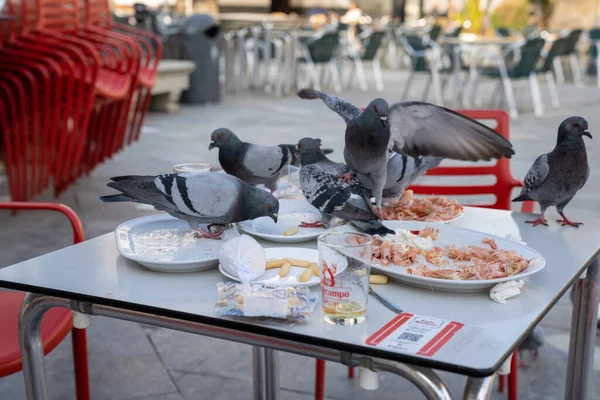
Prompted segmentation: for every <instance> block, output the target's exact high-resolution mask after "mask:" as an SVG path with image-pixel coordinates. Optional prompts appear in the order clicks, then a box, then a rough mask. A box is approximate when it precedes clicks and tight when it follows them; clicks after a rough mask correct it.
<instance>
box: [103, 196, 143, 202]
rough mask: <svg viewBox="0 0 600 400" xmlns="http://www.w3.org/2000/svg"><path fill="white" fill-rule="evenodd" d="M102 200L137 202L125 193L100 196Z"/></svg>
mask: <svg viewBox="0 0 600 400" xmlns="http://www.w3.org/2000/svg"><path fill="white" fill-rule="evenodd" d="M100 200H101V201H103V202H105V203H121V202H124V201H127V202H129V201H133V202H135V200H133V199H132V198H131V197H129V196H126V195H124V194H110V195H108V196H100Z"/></svg>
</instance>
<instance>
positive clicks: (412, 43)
mask: <svg viewBox="0 0 600 400" xmlns="http://www.w3.org/2000/svg"><path fill="white" fill-rule="evenodd" d="M400 43H401V45H402V47H403V49H404V51H405V52H406V54H407V55H408V56H409V57H410V61H411V66H410V73H409V76H408V79H407V80H406V85H405V86H404V91H403V92H402V97H401V98H402V99H403V100H406V99H407V96H408V92H409V90H410V86H411V84H412V82H413V80H414V79H413V78H414V74H415V73H420V74H427V83H426V84H425V90H424V91H423V100H425V99H426V98H427V95H428V94H429V90H430V87H431V85H432V84H433V94H434V99H435V102H436V103H437V104H439V105H442V103H443V100H442V83H441V75H442V74H443V75H448V74H450V73H451V72H452V68H449V67H444V66H443V64H442V50H441V48H440V47H439V46H438V44H437V43H435V42H433V41H431V40H425V39H424V38H422V37H421V36H417V35H411V34H407V35H404V36H402V37H400ZM444 83H445V82H444Z"/></svg>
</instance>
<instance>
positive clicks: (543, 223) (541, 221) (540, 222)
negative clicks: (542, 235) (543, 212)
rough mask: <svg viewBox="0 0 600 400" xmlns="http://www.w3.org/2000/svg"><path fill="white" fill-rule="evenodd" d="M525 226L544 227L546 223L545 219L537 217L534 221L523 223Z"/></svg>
mask: <svg viewBox="0 0 600 400" xmlns="http://www.w3.org/2000/svg"><path fill="white" fill-rule="evenodd" d="M525 223H526V224H533V226H538V225H544V226H548V221H546V218H544V217H539V218H538V219H536V220H533V221H525Z"/></svg>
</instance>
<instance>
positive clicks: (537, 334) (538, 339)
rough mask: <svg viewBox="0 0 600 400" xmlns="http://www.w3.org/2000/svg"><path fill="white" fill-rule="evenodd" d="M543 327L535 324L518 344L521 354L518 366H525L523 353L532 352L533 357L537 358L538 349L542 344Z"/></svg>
mask: <svg viewBox="0 0 600 400" xmlns="http://www.w3.org/2000/svg"><path fill="white" fill-rule="evenodd" d="M544 342H545V340H544V329H543V328H542V327H541V326H539V325H538V326H536V327H535V328H533V331H531V333H530V334H529V335H527V337H525V339H523V342H521V344H520V345H519V348H518V349H519V353H520V354H521V357H520V358H521V363H520V365H519V367H521V368H526V367H527V364H525V362H524V358H525V357H524V356H525V353H533V357H534V358H537V357H538V354H539V349H540V348H541V347H542V346H543V345H544Z"/></svg>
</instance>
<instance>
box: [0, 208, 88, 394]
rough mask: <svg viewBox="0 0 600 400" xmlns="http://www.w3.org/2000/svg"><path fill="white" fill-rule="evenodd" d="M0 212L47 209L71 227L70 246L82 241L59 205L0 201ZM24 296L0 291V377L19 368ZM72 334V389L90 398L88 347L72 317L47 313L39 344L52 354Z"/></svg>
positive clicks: (70, 214)
mask: <svg viewBox="0 0 600 400" xmlns="http://www.w3.org/2000/svg"><path fill="white" fill-rule="evenodd" d="M0 210H13V211H14V210H50V211H57V212H60V213H63V214H64V215H66V216H67V218H68V219H69V222H70V223H71V227H72V228H73V243H74V244H77V243H80V242H83V241H84V240H85V237H84V233H83V226H82V225H81V221H80V220H79V217H78V216H77V214H75V212H74V211H73V210H72V209H71V208H69V207H67V206H65V205H63V204H58V203H26V202H2V203H0ZM24 297H25V293H22V292H13V291H11V292H0V304H2V307H0V326H2V327H3V328H2V329H0V377H3V376H8V375H11V374H14V373H15V372H18V371H20V370H21V369H22V364H21V354H20V351H19V339H18V332H17V326H18V320H19V311H20V309H21V303H22V302H23V298H24ZM70 331H71V332H72V336H71V340H72V342H73V363H74V365H75V387H76V393H77V399H78V400H88V399H89V398H90V388H89V379H88V362H87V345H86V334H85V329H77V328H74V327H73V324H72V314H71V311H70V310H67V309H65V308H55V309H52V310H50V311H48V312H47V313H46V315H44V318H43V320H42V343H43V346H44V354H48V353H49V352H51V351H52V350H53V349H54V348H55V347H56V346H57V345H58V344H59V343H60V342H61V341H62V340H63V339H64V338H65V336H67V335H68V334H69V332H70Z"/></svg>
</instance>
